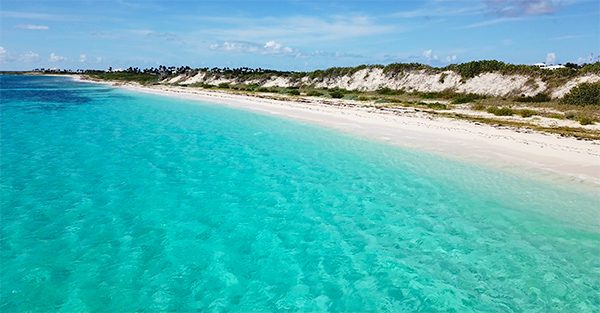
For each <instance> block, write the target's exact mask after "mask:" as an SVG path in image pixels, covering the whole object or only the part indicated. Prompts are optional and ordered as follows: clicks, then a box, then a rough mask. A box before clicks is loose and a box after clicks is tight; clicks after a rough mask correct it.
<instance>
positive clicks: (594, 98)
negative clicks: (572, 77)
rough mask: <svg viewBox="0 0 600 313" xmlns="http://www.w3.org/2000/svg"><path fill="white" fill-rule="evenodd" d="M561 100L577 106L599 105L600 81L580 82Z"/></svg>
mask: <svg viewBox="0 0 600 313" xmlns="http://www.w3.org/2000/svg"><path fill="white" fill-rule="evenodd" d="M562 102H563V103H566V104H572V105H579V106H600V81H597V82H595V83H583V84H580V85H579V86H577V87H575V88H573V89H571V91H570V92H569V93H568V94H567V95H565V96H564V98H563V99H562Z"/></svg>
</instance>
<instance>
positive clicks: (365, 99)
mask: <svg viewBox="0 0 600 313" xmlns="http://www.w3.org/2000/svg"><path fill="white" fill-rule="evenodd" d="M369 100H371V98H369V97H365V96H360V97H358V101H369Z"/></svg>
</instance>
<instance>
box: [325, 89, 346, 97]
mask: <svg viewBox="0 0 600 313" xmlns="http://www.w3.org/2000/svg"><path fill="white" fill-rule="evenodd" d="M329 95H330V96H331V97H332V98H335V99H341V98H343V97H344V93H343V92H341V91H338V90H334V91H332V92H330V93H329Z"/></svg>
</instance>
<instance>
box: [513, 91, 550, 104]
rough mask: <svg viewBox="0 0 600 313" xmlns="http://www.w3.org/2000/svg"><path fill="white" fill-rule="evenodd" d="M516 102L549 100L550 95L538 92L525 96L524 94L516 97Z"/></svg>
mask: <svg viewBox="0 0 600 313" xmlns="http://www.w3.org/2000/svg"><path fill="white" fill-rule="evenodd" d="M515 100H516V101H518V102H550V100H552V99H550V97H549V96H548V95H546V94H543V93H538V94H537V95H535V96H533V97H531V96H529V97H525V96H521V97H519V98H517V99H515Z"/></svg>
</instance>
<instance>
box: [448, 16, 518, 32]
mask: <svg viewBox="0 0 600 313" xmlns="http://www.w3.org/2000/svg"><path fill="white" fill-rule="evenodd" d="M522 20H523V18H521V17H501V18H497V19H493V20H489V21H483V22H478V23H473V24H469V25H466V26H461V27H457V28H455V29H467V28H477V27H483V26H489V25H495V24H501V23H506V22H516V21H522Z"/></svg>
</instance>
